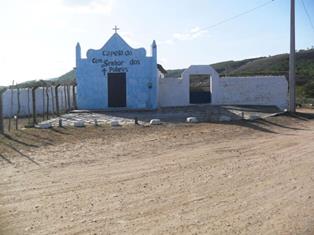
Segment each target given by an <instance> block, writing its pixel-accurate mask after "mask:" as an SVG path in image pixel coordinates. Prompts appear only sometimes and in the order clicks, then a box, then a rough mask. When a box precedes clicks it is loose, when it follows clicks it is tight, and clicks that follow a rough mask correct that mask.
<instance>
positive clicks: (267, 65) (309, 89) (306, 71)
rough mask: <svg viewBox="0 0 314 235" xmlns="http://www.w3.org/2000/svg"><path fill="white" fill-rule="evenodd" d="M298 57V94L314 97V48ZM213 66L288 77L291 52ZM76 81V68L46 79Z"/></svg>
mask: <svg viewBox="0 0 314 235" xmlns="http://www.w3.org/2000/svg"><path fill="white" fill-rule="evenodd" d="M296 57H297V58H296V61H297V64H296V73H297V86H298V88H297V89H298V95H299V97H314V91H313V88H314V48H312V49H308V50H300V51H298V52H297V55H296ZM211 66H213V68H215V69H216V70H217V72H218V73H219V74H220V75H221V76H252V75H285V76H287V77H288V71H289V54H280V55H275V56H268V57H258V58H252V59H245V60H240V61H224V62H220V63H215V64H212V65H211ZM183 71H184V69H175V70H168V71H167V72H168V74H167V77H180V76H181V74H182V72H183ZM74 81H75V70H71V71H69V72H68V73H66V74H64V75H62V76H60V77H58V78H53V79H48V80H45V82H47V83H51V84H58V83H61V84H67V83H72V82H74ZM36 82H38V81H28V82H25V83H23V84H22V85H23V86H24V85H25V86H27V85H29V84H33V83H36ZM19 85H21V84H19ZM23 86H22V87H23ZM0 88H1V87H0Z"/></svg>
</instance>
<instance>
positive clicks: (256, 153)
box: [0, 110, 314, 234]
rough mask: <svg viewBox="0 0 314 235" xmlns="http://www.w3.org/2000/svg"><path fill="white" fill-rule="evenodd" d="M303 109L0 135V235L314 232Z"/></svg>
mask: <svg viewBox="0 0 314 235" xmlns="http://www.w3.org/2000/svg"><path fill="white" fill-rule="evenodd" d="M303 111H305V110H303ZM307 112H308V113H306V114H305V113H304V114H299V115H297V116H294V117H291V116H280V117H274V118H270V119H267V120H260V121H256V122H236V123H228V124H227V123H226V124H218V123H204V124H197V125H187V124H176V125H170V124H169V125H163V126H158V127H141V126H129V127H122V128H110V127H87V128H84V129H74V128H54V129H51V130H36V129H24V130H19V131H17V132H14V133H11V134H10V135H6V136H3V137H1V138H0V142H1V143H0V168H1V179H0V234H313V233H314V217H313V215H314V154H313V153H314V144H313V143H314V120H312V119H313V118H314V113H313V112H311V111H307Z"/></svg>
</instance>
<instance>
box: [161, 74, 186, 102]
mask: <svg viewBox="0 0 314 235" xmlns="http://www.w3.org/2000/svg"><path fill="white" fill-rule="evenodd" d="M189 104H190V88H189V80H188V79H183V78H169V77H166V78H160V79H159V106H160V107H172V106H187V105H189Z"/></svg>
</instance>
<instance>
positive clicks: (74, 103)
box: [72, 85, 77, 109]
mask: <svg viewBox="0 0 314 235" xmlns="http://www.w3.org/2000/svg"><path fill="white" fill-rule="evenodd" d="M75 87H76V85H73V86H72V95H73V97H72V98H73V108H74V109H77V103H76V93H75Z"/></svg>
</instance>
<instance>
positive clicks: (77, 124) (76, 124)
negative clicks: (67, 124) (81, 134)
mask: <svg viewBox="0 0 314 235" xmlns="http://www.w3.org/2000/svg"><path fill="white" fill-rule="evenodd" d="M74 127H85V122H84V121H82V120H80V121H76V122H74Z"/></svg>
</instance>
